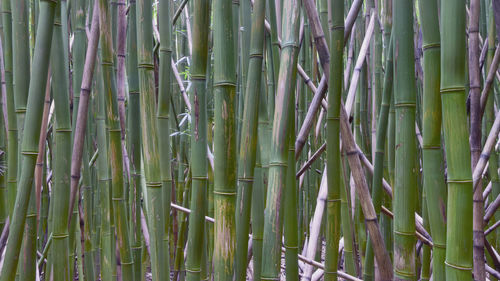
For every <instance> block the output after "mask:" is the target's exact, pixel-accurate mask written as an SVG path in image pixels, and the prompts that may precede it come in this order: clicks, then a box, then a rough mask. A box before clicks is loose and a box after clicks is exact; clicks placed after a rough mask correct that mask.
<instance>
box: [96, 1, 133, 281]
mask: <svg viewBox="0 0 500 281" xmlns="http://www.w3.org/2000/svg"><path fill="white" fill-rule="evenodd" d="M123 4H124V3H123ZM108 5H109V3H108V0H100V1H99V22H100V25H99V26H100V42H101V68H102V75H103V81H104V89H103V90H104V91H103V92H102V93H101V95H104V97H105V104H106V108H105V112H106V114H105V115H106V118H107V119H106V126H107V135H108V143H109V160H110V163H111V186H112V192H111V201H112V203H113V206H112V208H113V218H114V221H115V224H116V232H117V237H118V247H119V250H120V259H121V270H122V277H123V278H124V280H133V278H134V267H133V263H134V261H133V257H132V249H131V247H130V238H129V229H128V223H127V212H126V206H125V192H124V189H125V188H124V181H123V177H124V176H123V154H122V144H121V129H120V117H119V114H118V101H117V88H116V76H115V71H114V69H113V65H114V64H113V57H114V56H113V42H112V34H111V28H110V25H109V23H110V20H111V15H110V13H109V8H108V7H109V6H108ZM123 43H124V42H123Z"/></svg>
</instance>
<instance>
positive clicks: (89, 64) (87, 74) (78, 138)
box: [68, 0, 99, 220]
mask: <svg viewBox="0 0 500 281" xmlns="http://www.w3.org/2000/svg"><path fill="white" fill-rule="evenodd" d="M97 1H98V0H95V2H94V11H93V13H92V27H91V31H90V38H89V41H88V47H87V52H86V54H85V65H84V67H83V77H82V84H81V87H80V101H79V103H78V115H77V119H76V121H75V123H76V125H75V129H74V137H73V150H72V153H73V154H72V155H71V182H70V188H71V194H70V204H69V209H70V210H73V206H74V203H75V199H76V196H77V189H78V182H79V181H80V175H81V174H80V167H81V165H82V155H83V146H84V143H85V130H86V127H87V118H88V108H89V99H90V90H91V88H92V79H93V76H94V66H95V61H96V55H97V46H98V43H99V5H97ZM69 216H70V217H69V218H68V220H71V212H70V215H69Z"/></svg>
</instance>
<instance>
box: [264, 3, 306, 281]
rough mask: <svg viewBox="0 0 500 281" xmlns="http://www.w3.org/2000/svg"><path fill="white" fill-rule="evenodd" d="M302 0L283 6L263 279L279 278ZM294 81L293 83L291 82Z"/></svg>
mask: <svg viewBox="0 0 500 281" xmlns="http://www.w3.org/2000/svg"><path fill="white" fill-rule="evenodd" d="M300 2H301V1H295V0H286V1H285V2H284V5H283V22H282V39H281V54H280V71H279V75H278V77H279V78H278V85H277V93H276V104H275V110H274V112H275V114H274V121H273V130H272V132H273V134H272V137H271V145H270V160H269V182H268V189H267V199H266V212H265V214H264V242H263V245H262V248H263V249H266V251H268V253H267V254H265V255H263V256H262V274H261V279H265V280H278V279H279V272H280V253H281V236H282V228H281V225H282V219H281V212H280V211H281V210H280V205H281V202H282V194H283V188H284V186H285V184H286V169H287V156H288V142H289V134H288V131H289V130H288V129H287V128H288V127H287V126H288V119H289V117H290V114H289V110H288V105H289V103H290V97H291V95H293V93H294V88H295V83H293V82H295V78H296V74H297V57H298V44H299V42H298V39H299V38H298V37H299V34H298V33H299V25H300V24H299V14H300V13H299V11H300V4H301V3H300ZM292 81H293V82H292Z"/></svg>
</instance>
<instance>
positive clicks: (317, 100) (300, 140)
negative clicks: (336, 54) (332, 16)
mask: <svg viewBox="0 0 500 281" xmlns="http://www.w3.org/2000/svg"><path fill="white" fill-rule="evenodd" d="M308 2H311V3H307V6H305V7H306V8H307V13H308V17H309V18H310V20H314V19H311V17H312V18H316V17H317V12H315V5H314V3H313V2H312V1H308ZM362 2H363V1H362V0H356V1H355V2H354V3H353V5H352V6H351V9H350V10H349V14H348V16H347V19H346V21H345V30H344V46H345V44H346V42H347V38H348V37H349V34H350V33H351V31H352V28H353V25H354V21H355V19H356V16H357V14H358V12H359V10H360V7H361V4H362ZM315 15H316V16H315ZM316 21H317V20H316ZM312 31H313V30H312ZM314 31H315V32H316V33H315V34H313V36H314V37H315V38H317V40H318V42H321V44H324V45H325V47H322V53H321V59H322V60H325V61H329V56H330V55H329V52H328V47H327V46H326V43H325V42H323V41H324V38H323V39H321V38H320V37H321V34H323V31H322V30H321V25H315V28H314ZM323 64H324V66H326V67H327V70H324V71H325V73H327V71H329V70H328V63H323ZM327 85H328V76H326V75H325V74H323V75H322V76H321V80H320V83H319V85H318V89H317V91H316V92H315V93H314V97H313V100H312V102H311V104H310V106H309V109H308V110H307V114H306V117H305V119H304V121H303V123H302V126H301V127H300V130H299V133H298V134H297V138H296V140H295V158H297V157H298V156H299V155H300V153H301V152H302V149H303V148H304V145H305V143H306V139H307V136H308V135H309V132H310V130H311V128H312V124H313V121H314V116H315V115H316V112H317V111H318V109H319V106H320V104H321V101H322V100H323V97H324V94H325V93H326V90H327Z"/></svg>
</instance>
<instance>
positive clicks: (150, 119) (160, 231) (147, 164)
mask: <svg viewBox="0 0 500 281" xmlns="http://www.w3.org/2000/svg"><path fill="white" fill-rule="evenodd" d="M136 7H137V15H136V25H137V42H138V47H137V51H138V54H137V58H138V64H137V65H138V68H139V91H140V93H141V95H140V105H141V110H140V111H141V132H142V136H143V139H142V151H143V158H144V175H145V178H146V189H147V196H146V200H147V204H146V206H147V214H148V217H149V233H150V236H151V246H150V249H151V265H152V273H153V279H154V280H164V279H166V278H167V275H166V271H167V268H165V267H164V266H163V265H162V264H161V263H162V262H163V261H164V259H165V255H166V253H165V252H164V249H163V246H162V238H163V235H164V232H165V218H164V217H163V216H164V212H163V207H164V206H163V203H162V201H163V200H162V189H161V186H162V184H161V168H160V154H159V143H158V141H159V140H158V129H157V124H156V122H155V120H154V116H155V115H154V113H155V108H156V106H155V90H154V75H153V70H154V69H153V53H152V51H153V45H152V44H153V26H152V24H153V21H152V16H153V11H152V5H151V1H150V0H141V1H137V5H136Z"/></svg>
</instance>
